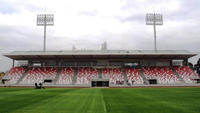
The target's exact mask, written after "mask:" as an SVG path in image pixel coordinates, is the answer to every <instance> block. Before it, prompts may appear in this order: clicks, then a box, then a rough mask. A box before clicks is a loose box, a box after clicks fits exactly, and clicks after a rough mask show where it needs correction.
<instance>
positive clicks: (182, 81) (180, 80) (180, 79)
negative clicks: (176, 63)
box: [171, 67, 185, 83]
mask: <svg viewBox="0 0 200 113" xmlns="http://www.w3.org/2000/svg"><path fill="white" fill-rule="evenodd" d="M171 69H172V71H173V72H174V74H175V75H176V77H177V78H178V79H179V82H180V83H185V81H184V80H183V78H181V77H180V76H179V75H178V73H177V72H176V70H175V69H174V67H171Z"/></svg>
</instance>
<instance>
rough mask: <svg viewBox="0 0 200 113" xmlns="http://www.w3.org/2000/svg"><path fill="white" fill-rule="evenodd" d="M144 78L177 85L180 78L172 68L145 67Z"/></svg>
mask: <svg viewBox="0 0 200 113" xmlns="http://www.w3.org/2000/svg"><path fill="white" fill-rule="evenodd" d="M142 70H143V73H144V76H145V77H146V78H147V79H157V82H158V83H161V84H166V83H176V82H177V80H178V78H177V77H176V75H175V74H174V72H173V71H172V69H171V68H170V67H143V68H142Z"/></svg>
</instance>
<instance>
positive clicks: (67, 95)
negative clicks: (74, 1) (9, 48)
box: [0, 88, 200, 113]
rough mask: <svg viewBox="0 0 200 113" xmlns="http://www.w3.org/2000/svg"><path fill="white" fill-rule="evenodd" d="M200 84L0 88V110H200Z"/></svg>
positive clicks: (93, 112) (157, 112)
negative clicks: (191, 86) (195, 85)
mask: <svg viewBox="0 0 200 113" xmlns="http://www.w3.org/2000/svg"><path fill="white" fill-rule="evenodd" d="M199 94H200V88H124V89H123V88H113V89H112V88H82V89H78V88H75V89H73V88H70V89H68V88H48V89H40V90H39V89H32V88H0V113H200V109H199V107H200V95H199Z"/></svg>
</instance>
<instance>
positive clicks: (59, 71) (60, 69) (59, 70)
mask: <svg viewBox="0 0 200 113" xmlns="http://www.w3.org/2000/svg"><path fill="white" fill-rule="evenodd" d="M62 69H63V68H62V67H60V68H58V73H57V74H56V77H55V79H54V80H53V84H54V85H55V84H56V82H57V80H58V77H59V75H60V73H61V71H62Z"/></svg>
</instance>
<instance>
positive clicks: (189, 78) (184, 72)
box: [174, 66, 199, 83]
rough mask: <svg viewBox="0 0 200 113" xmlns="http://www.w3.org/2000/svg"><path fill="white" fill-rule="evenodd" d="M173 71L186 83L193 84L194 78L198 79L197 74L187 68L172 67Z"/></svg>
mask: <svg viewBox="0 0 200 113" xmlns="http://www.w3.org/2000/svg"><path fill="white" fill-rule="evenodd" d="M174 69H175V70H176V72H177V73H178V74H179V76H180V77H181V78H183V80H184V81H185V82H186V83H193V82H194V80H193V79H194V78H199V77H198V75H197V73H195V72H194V71H193V70H192V69H191V68H190V67H188V66H180V67H177V66H176V67H174Z"/></svg>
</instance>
